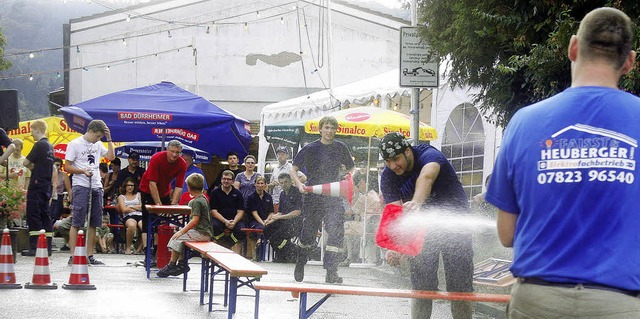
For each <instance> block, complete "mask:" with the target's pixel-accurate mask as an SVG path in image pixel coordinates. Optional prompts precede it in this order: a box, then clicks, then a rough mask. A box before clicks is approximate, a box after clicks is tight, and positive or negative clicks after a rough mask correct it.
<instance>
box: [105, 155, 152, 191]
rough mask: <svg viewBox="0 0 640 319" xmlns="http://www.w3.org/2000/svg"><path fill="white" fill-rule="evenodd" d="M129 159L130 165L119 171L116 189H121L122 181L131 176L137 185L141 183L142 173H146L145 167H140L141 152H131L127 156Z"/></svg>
mask: <svg viewBox="0 0 640 319" xmlns="http://www.w3.org/2000/svg"><path fill="white" fill-rule="evenodd" d="M127 161H128V162H129V165H128V166H127V167H126V168H125V169H123V170H121V171H120V173H118V179H117V180H116V183H115V184H114V185H113V187H115V189H120V187H121V186H122V183H124V181H125V180H126V179H127V178H129V177H132V178H133V179H134V180H135V182H136V185H140V181H142V175H144V172H145V169H144V168H142V167H140V154H138V153H136V152H131V153H130V154H129V156H128V157H127Z"/></svg>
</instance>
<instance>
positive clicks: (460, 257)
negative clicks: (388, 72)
mask: <svg viewBox="0 0 640 319" xmlns="http://www.w3.org/2000/svg"><path fill="white" fill-rule="evenodd" d="M380 154H381V156H382V159H384V161H385V165H386V167H385V169H384V170H383V171H382V176H381V177H380V178H381V180H380V192H381V193H382V196H383V198H384V202H385V203H386V204H396V205H402V206H403V211H404V212H410V211H412V210H418V209H419V210H421V212H419V213H418V214H429V213H436V212H437V213H439V214H447V215H449V214H450V215H458V214H469V202H468V200H467V195H466V193H465V192H464V189H463V188H462V184H460V181H459V180H458V176H457V175H456V171H455V170H454V168H453V166H451V164H450V163H449V161H448V160H447V158H446V157H445V156H444V154H442V152H440V151H439V150H437V149H436V148H434V147H433V146H431V145H428V144H420V145H418V146H414V147H412V146H410V145H409V142H407V140H406V139H405V138H404V136H403V135H402V134H401V133H398V132H391V133H388V134H387V135H385V136H384V137H383V138H382V140H380ZM426 234H427V235H426V237H425V240H424V242H423V245H422V247H423V248H422V251H421V252H420V254H418V256H416V257H412V258H410V259H409V265H410V269H411V284H412V286H413V289H418V290H430V291H436V290H438V264H439V260H440V255H442V260H443V262H444V271H445V275H446V283H447V291H457V292H471V291H473V284H472V281H473V249H472V244H471V234H470V233H468V232H465V231H463V230H459V229H456V230H450V229H439V228H437V227H434V228H433V229H428V231H427V233H426ZM399 258H400V253H398V252H395V251H390V252H389V253H388V262H389V264H391V265H393V264H394V263H395V262H396V261H397V260H398V259H399ZM431 308H432V302H431V300H429V299H413V300H412V307H411V313H412V316H411V317H412V318H414V319H418V318H429V317H430V316H431ZM451 313H452V314H453V318H455V319H458V318H468V319H470V318H471V304H470V303H469V302H466V301H452V302H451Z"/></svg>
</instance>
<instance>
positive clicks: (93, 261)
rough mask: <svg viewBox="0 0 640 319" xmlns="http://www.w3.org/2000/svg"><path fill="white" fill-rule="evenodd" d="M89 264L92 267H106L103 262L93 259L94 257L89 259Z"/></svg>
mask: <svg viewBox="0 0 640 319" xmlns="http://www.w3.org/2000/svg"><path fill="white" fill-rule="evenodd" d="M87 262H88V263H89V265H92V266H99V265H104V263H103V262H101V261H99V260H97V259H95V258H93V255H91V256H89V257H87Z"/></svg>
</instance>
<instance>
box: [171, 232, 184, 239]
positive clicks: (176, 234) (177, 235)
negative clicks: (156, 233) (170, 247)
mask: <svg viewBox="0 0 640 319" xmlns="http://www.w3.org/2000/svg"><path fill="white" fill-rule="evenodd" d="M180 236H182V234H181V233H180V232H176V233H175V234H173V236H171V239H170V240H176V239H177V238H178V237H180Z"/></svg>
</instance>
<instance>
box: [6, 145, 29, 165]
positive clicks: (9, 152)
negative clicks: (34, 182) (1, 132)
mask: <svg viewBox="0 0 640 319" xmlns="http://www.w3.org/2000/svg"><path fill="white" fill-rule="evenodd" d="M15 149H16V146H15V145H13V144H9V146H7V149H5V150H4V154H2V156H0V164H2V166H7V163H6V162H5V161H6V160H7V158H9V155H11V154H12V153H13V151H15ZM25 166H26V165H25Z"/></svg>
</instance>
